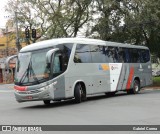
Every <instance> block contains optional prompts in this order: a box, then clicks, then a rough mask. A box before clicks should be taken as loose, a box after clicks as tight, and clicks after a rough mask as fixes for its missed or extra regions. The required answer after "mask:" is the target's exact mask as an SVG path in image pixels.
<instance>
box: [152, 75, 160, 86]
mask: <svg viewBox="0 0 160 134" xmlns="http://www.w3.org/2000/svg"><path fill="white" fill-rule="evenodd" d="M153 86H160V76H159V77H153Z"/></svg>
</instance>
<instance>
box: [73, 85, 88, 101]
mask: <svg viewBox="0 0 160 134" xmlns="http://www.w3.org/2000/svg"><path fill="white" fill-rule="evenodd" d="M74 97H75V102H76V103H81V101H83V100H86V92H85V89H84V87H83V86H82V85H81V84H80V83H79V84H77V85H76V86H75V89H74Z"/></svg>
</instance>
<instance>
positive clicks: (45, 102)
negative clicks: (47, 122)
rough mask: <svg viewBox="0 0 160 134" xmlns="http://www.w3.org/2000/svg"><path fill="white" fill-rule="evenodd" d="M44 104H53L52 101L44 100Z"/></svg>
mask: <svg viewBox="0 0 160 134" xmlns="http://www.w3.org/2000/svg"><path fill="white" fill-rule="evenodd" d="M43 102H44V104H45V105H49V104H50V103H51V101H50V100H43Z"/></svg>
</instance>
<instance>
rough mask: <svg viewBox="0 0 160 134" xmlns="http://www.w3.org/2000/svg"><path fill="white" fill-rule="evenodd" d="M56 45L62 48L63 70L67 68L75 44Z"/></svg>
mask: <svg viewBox="0 0 160 134" xmlns="http://www.w3.org/2000/svg"><path fill="white" fill-rule="evenodd" d="M56 47H57V48H59V49H60V52H61V54H62V56H61V57H60V58H61V60H62V61H61V64H62V65H61V66H62V70H66V68H67V66H68V61H69V58H70V54H71V50H72V47H73V44H60V45H57V46H56Z"/></svg>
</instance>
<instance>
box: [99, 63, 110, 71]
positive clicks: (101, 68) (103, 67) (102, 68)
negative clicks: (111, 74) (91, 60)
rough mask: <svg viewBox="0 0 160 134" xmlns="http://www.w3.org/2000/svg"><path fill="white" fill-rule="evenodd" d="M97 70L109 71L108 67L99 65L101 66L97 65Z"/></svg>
mask: <svg viewBox="0 0 160 134" xmlns="http://www.w3.org/2000/svg"><path fill="white" fill-rule="evenodd" d="M99 70H104V71H107V70H109V66H108V65H106V64H101V65H99Z"/></svg>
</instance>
